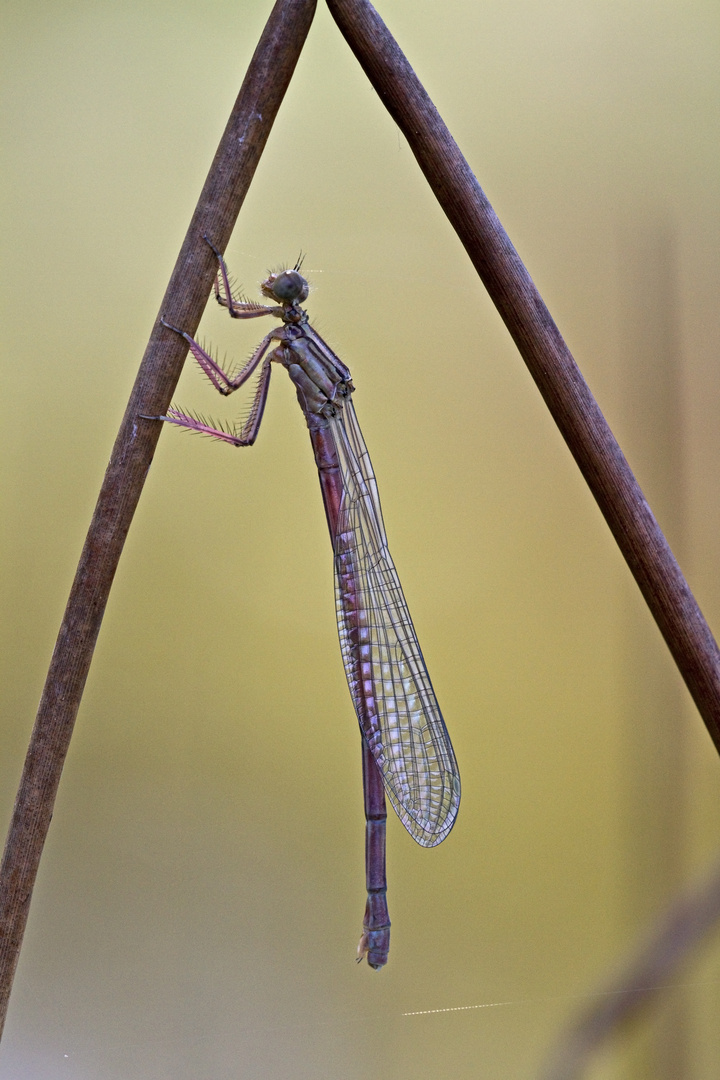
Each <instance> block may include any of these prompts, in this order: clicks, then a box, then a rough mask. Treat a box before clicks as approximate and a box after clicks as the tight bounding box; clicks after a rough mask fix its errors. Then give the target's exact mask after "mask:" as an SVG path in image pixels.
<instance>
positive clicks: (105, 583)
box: [0, 0, 316, 1033]
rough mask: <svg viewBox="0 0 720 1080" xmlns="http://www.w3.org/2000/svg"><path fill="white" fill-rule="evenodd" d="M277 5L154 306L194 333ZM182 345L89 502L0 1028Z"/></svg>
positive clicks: (52, 686)
mask: <svg viewBox="0 0 720 1080" xmlns="http://www.w3.org/2000/svg"><path fill="white" fill-rule="evenodd" d="M315 5H316V0H277V3H276V4H275V6H274V8H273V10H272V13H271V15H270V18H269V19H268V22H267V25H266V27H265V29H264V31H263V34H262V37H261V38H260V41H259V43H258V46H257V49H256V50H255V54H254V56H253V58H252V60H251V62H250V66H249V68H248V71H247V75H246V76H245V80H244V82H243V84H242V87H241V89H240V94H239V95H238V99H237V101H236V102H235V106H234V108H233V111H232V113H231V115H230V119H229V121H228V125H227V127H226V129H225V132H224V134H223V137H222V139H221V140H220V145H219V146H218V150H217V153H216V154H215V159H214V161H213V163H212V166H211V168H210V172H209V173H208V177H207V180H206V181H205V186H204V187H203V190H202V194H201V195H200V199H199V201H198V204H197V207H196V210H195V213H194V214H193V218H192V221H191V222H190V227H189V229H188V231H187V235H186V236H185V240H184V242H183V245H182V248H181V249H180V254H179V256H178V259H177V262H176V264H175V268H174V270H173V273H172V277H171V278H170V284H169V285H168V287H167V291H166V293H165V296H164V298H163V302H162V305H161V307H160V314H162V315H164V316H165V318H166V319H167V320H168V322H171V323H173V324H174V325H176V326H182V327H183V329H185V330H187V331H188V333H189V334H194V332H195V330H196V328H197V325H198V323H199V322H200V318H201V316H202V313H203V310H204V308H205V305H206V303H207V299H208V295H209V293H210V289H211V288H212V284H213V280H214V278H215V273H216V270H217V259H216V257H215V255H214V253H213V252H212V250H211V249H210V247H209V246H208V245H207V243H206V242H205V241H204V239H203V237H204V236H208V237H209V238H210V239H211V240H212V241H213V243H214V244H215V246H216V247H217V248H219V249H220V251H224V250H225V247H226V245H227V242H228V239H229V237H230V233H231V232H232V229H233V226H234V224H235V221H236V219H237V216H238V214H239V212H240V207H241V206H242V203H243V200H244V198H245V195H246V193H247V190H248V187H249V186H250V181H251V180H252V177H253V175H254V172H255V169H256V167H257V164H258V161H259V160H260V155H261V154H262V152H263V149H264V147H265V143H266V142H267V139H268V136H269V134H270V129H271V128H272V125H273V121H274V119H275V116H276V114H277V111H278V109H279V107H280V103H281V101H282V99H283V97H284V95H285V91H286V90H287V87H288V84H289V82H290V78H291V76H292V73H293V71H294V70H295V65H296V63H297V61H298V57H299V55H300V51H301V49H302V47H303V44H304V42H305V38H306V37H307V33H308V30H309V29H310V24H311V22H312V19H313V15H314V14H315ZM186 353H187V344H186V343H185V341H184V340H183V339H182V338H181V337H179V335H178V334H176V333H173V332H172V331H170V330H166V329H165V328H164V327H163V326H162V325H161V324H160V322H159V319H158V320H157V321H156V323H155V326H154V327H153V331H152V334H151V336H150V341H149V343H148V346H147V349H146V350H145V355H144V357H143V359H142V363H141V365H140V370H139V371H138V376H137V379H136V381H135V386H134V387H133V390H132V394H131V395H130V401H129V404H128V407H127V411H126V413H125V417H124V419H123V422H122V424H121V426H120V431H119V433H118V436H117V439H116V441H115V446H114V447H113V452H112V456H111V458H110V463H109V465H108V468H107V472H106V474H105V479H104V481H103V485H102V488H101V490H100V495H99V498H98V501H97V506H96V507H95V513H94V515H93V519H92V522H91V524H90V529H89V532H88V535H87V539H86V541H85V546H84V548H83V551H82V555H81V557H80V564H79V566H78V569H77V573H76V575H75V581H74V582H73V586H72V590H71V592H70V597H69V599H68V604H67V608H66V610H65V616H64V618H63V622H62V626H61V627H60V633H59V635H58V639H57V643H56V645H55V651H54V653H53V657H52V661H51V663H50V670H49V672H48V676H47V681H46V683H45V689H44V691H43V696H42V699H41V701H40V707H39V709H38V714H37V718H36V720H35V727H34V729H33V733H32V736H31V739H30V746H29V748H28V752H27V757H26V759H25V766H24V769H23V774H22V778H21V781H20V787H19V790H18V794H17V798H16V800H15V809H14V812H13V817H12V822H11V825H10V830H9V833H8V838H7V843H6V846H5V855H4V858H3V863H2V868H1V869H0V1033H1V1032H2V1028H3V1026H4V1023H5V1016H6V1014H7V1006H8V1000H9V997H10V990H11V988H12V982H13V977H14V974H15V968H16V966H17V961H18V955H19V952H20V946H21V944H22V939H23V933H24V931H25V924H26V922H27V914H28V908H29V905H30V897H31V895H32V891H33V886H34V884H35V877H36V875H37V869H38V864H39V862H40V856H41V854H42V849H43V845H44V843H45V837H46V835H47V831H48V828H49V826H50V819H51V817H52V812H53V806H54V803H55V796H56V794H57V789H58V784H59V783H60V775H61V773H62V767H63V763H64V761H65V755H66V754H67V750H68V745H69V743H70V737H71V735H72V730H73V725H74V723H75V717H76V715H77V711H78V708H79V706H80V699H81V697H82V692H83V688H84V686H85V680H86V678H87V673H88V669H89V667H90V661H91V659H92V654H93V650H94V648H95V642H96V640H97V635H98V632H99V630H100V623H101V622H102V617H103V613H104V611H105V605H106V603H107V598H108V594H109V592H110V587H111V585H112V582H113V578H114V576H115V570H116V568H117V565H118V561H119V559H120V554H121V552H122V549H123V544H124V543H125V537H126V536H127V532H128V529H129V528H130V522H131V521H132V517H133V514H134V512H135V507H136V506H137V503H138V499H139V498H140V493H141V491H142V487H143V484H144V481H145V477H146V475H147V472H148V469H149V468H150V463H151V461H152V458H153V454H154V452H155V445H156V443H157V440H158V438H159V435H160V429H161V427H162V425H161V424H160V423H159V422H153V421H150V420H144V419H142V416H143V415H145V416H158V415H161V414H163V413H165V412H166V410H167V408H168V406H169V404H170V398H171V395H172V393H173V391H174V389H175V385H176V383H177V380H178V378H179V376H180V371H181V369H182V364H183V361H184V359H185V355H186Z"/></svg>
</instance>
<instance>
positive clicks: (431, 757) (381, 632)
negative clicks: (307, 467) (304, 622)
mask: <svg viewBox="0 0 720 1080" xmlns="http://www.w3.org/2000/svg"><path fill="white" fill-rule="evenodd" d="M330 427H331V431H332V435H333V439H334V442H335V448H336V450H337V455H338V461H339V463H340V468H341V470H342V472H343V479H344V495H343V501H342V506H341V509H340V517H339V523H338V531H337V535H336V536H335V538H334V547H335V597H336V610H337V622H338V632H339V635H340V648H341V650H342V656H343V662H344V664H345V673H346V675H347V680H348V685H349V687H350V693H351V695H352V698H353V702H354V704H355V710H356V712H357V715H358V720H359V721H360V727H361V728H362V730H363V733H364V735H365V738H366V739H367V742H368V745H369V746H370V749H371V750H372V753H373V756H374V758H375V760H376V762H377V764H378V766H379V768H380V771H381V773H382V776H383V781H384V783H385V790H386V792H387V794H388V797H389V799H390V802H391V803H392V805H393V809H394V810H395V813H396V814H397V815H398V817H399V818H400V820H401V821H402V823H403V825H404V826H405V828H406V829H407V831H408V832H409V833H410V835H411V836H412V838H413V839H414V840H416V841H417V842H418V844H422V846H423V847H434V846H435V845H436V844H439V843H440V842H441V840H444V839H445V837H446V836H447V834H448V833H449V832H450V829H451V828H452V827H453V824H454V823H455V818H456V816H457V812H458V806H459V804H460V774H459V772H458V767H457V762H456V761H455V754H454V753H453V748H452V744H451V742H450V737H449V735H448V733H447V729H446V727H445V722H444V721H443V718H442V713H441V712H440V707H439V706H438V703H437V699H436V697H435V693H434V691H433V688H432V683H431V682H430V676H429V675H428V672H427V668H426V667H425V661H424V660H423V656H422V652H421V651H420V646H419V644H418V640H417V637H416V635H415V628H414V627H413V624H412V619H411V618H410V612H409V611H408V607H407V604H406V602H405V597H404V596H403V591H402V587H401V585H400V581H399V579H398V576H397V571H396V570H395V566H394V564H393V561H392V558H391V556H390V552H389V551H388V546H387V537H386V536H385V527H384V525H383V519H382V511H381V509H380V499H379V497H378V491H377V485H376V482H375V476H374V474H373V471H372V465H371V463H370V458H369V456H368V452H367V447H366V446H365V442H364V440H363V437H362V433H361V431H360V428H359V426H358V422H357V417H356V415H355V409H354V408H353V404H352V400H351V399H350V398H349V397H348V398H347V399H346V401H344V402H343V409H342V413H341V414H340V415H338V416H337V417H336V418H335V419H334V420H332V421H331V422H330Z"/></svg>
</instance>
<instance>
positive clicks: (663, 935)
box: [542, 861, 720, 1080]
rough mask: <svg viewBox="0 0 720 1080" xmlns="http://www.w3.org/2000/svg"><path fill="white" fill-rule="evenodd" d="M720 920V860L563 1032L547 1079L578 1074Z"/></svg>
mask: <svg viewBox="0 0 720 1080" xmlns="http://www.w3.org/2000/svg"><path fill="white" fill-rule="evenodd" d="M718 922H720V861H718V862H716V863H715V865H714V866H713V868H712V870H711V871H710V873H709V875H708V877H707V878H706V879H705V880H704V881H702V882H701V883H699V884H698V885H696V886H694V887H693V888H692V889H689V890H688V891H687V892H686V893H684V894H683V895H681V896H680V897H679V898H678V899H676V900H675V902H674V903H673V904H672V905H671V906H670V907H669V908H668V910H667V911H666V912H665V913H664V915H662V916H661V918H660V919H658V921H657V924H656V926H655V928H654V929H653V931H652V932H651V934H650V936H649V937H648V939H647V941H646V942H645V944H644V945H643V946H641V948H640V949H638V951H637V952H636V953H635V955H633V956H632V957H631V958H630V959H629V961H628V962H627V965H626V966H625V968H624V969H623V970H622V971H621V972H620V973H619V975H618V976H617V977H616V978H615V979H614V980H612V981H611V982H610V983H608V985H607V986H606V987H605V988H604V989H603V990H602V991H600V992H599V993H598V994H597V997H598V999H599V1000H598V1001H597V1002H596V1003H594V1004H593V1005H592V1006H591V1007H590V1008H589V1009H587V1010H586V1011H585V1012H584V1013H583V1014H582V1015H581V1016H580V1017H578V1019H577V1020H576V1022H575V1023H574V1024H573V1026H572V1027H571V1028H570V1029H569V1030H568V1031H567V1032H566V1033H565V1034H564V1035H563V1037H562V1039H561V1040H560V1041H559V1042H558V1044H557V1046H556V1047H555V1049H554V1051H553V1053H552V1056H551V1058H550V1059H549V1060H548V1063H547V1065H546V1066H545V1068H544V1069H543V1072H542V1077H543V1080H577V1078H579V1077H580V1076H581V1075H582V1073H583V1072H584V1070H585V1068H586V1066H587V1065H588V1064H589V1062H590V1059H591V1058H592V1056H593V1054H594V1053H595V1051H596V1050H598V1049H599V1047H600V1046H601V1045H602V1043H603V1042H604V1041H605V1040H606V1039H607V1038H608V1037H609V1036H611V1035H613V1034H615V1033H616V1032H617V1030H618V1028H619V1027H620V1026H622V1025H624V1024H627V1023H629V1022H630V1021H631V1020H634V1019H635V1018H636V1016H637V1015H638V1014H639V1013H640V1012H641V1011H642V1010H643V1009H644V1008H646V1007H647V1006H648V1005H649V1004H650V1002H651V1001H653V1000H654V999H655V998H656V997H657V996H658V994H660V993H661V992H662V991H663V990H665V989H667V988H668V985H669V984H672V981H673V979H675V978H676V977H677V972H678V969H679V968H680V967H681V965H682V964H683V963H684V962H685V961H686V960H687V959H688V958H689V956H690V953H691V952H692V950H693V949H695V948H697V946H698V945H699V944H701V942H702V941H703V940H705V939H706V938H707V936H708V934H709V933H711V932H712V931H713V930H714V929H716V927H717V925H718Z"/></svg>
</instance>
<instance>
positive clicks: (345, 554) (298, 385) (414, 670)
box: [160, 241, 460, 968]
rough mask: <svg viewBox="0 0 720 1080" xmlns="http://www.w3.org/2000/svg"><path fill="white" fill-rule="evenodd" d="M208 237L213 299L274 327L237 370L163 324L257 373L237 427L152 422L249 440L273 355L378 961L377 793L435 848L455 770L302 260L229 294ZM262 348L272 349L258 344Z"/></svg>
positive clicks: (186, 420)
mask: <svg viewBox="0 0 720 1080" xmlns="http://www.w3.org/2000/svg"><path fill="white" fill-rule="evenodd" d="M208 243H210V241H208ZM210 246H211V247H212V249H213V251H214V252H215V254H216V256H217V259H218V265H219V270H218V276H217V279H216V282H215V296H216V298H217V300H218V302H219V303H220V304H222V305H223V307H226V308H227V309H228V311H229V313H230V315H231V316H232V318H234V319H256V318H259V317H261V316H264V315H272V316H275V318H279V319H280V320H281V321H282V326H280V327H278V328H277V329H274V330H271V331H270V333H269V334H267V335H266V336H265V337H264V338H263V339H262V341H261V342H260V344H259V345H258V347H257V348H256V349H255V352H254V353H253V354H252V356H251V357H250V359H249V360H248V361H247V363H246V364H245V365H244V366H243V367H242V369H241V370H240V371H238V372H237V374H235V375H229V374H228V373H226V372H225V371H224V370H223V369H222V368H221V367H220V365H219V364H218V363H217V361H216V360H215V359H214V358H213V356H212V355H211V354H210V353H209V352H208V351H206V350H205V349H204V348H202V347H201V346H200V345H199V344H198V343H197V342H196V341H195V340H194V339H193V338H191V337H190V335H189V334H186V333H185V332H184V331H183V330H180V329H179V328H178V327H175V326H170V324H169V323H165V326H167V327H168V329H170V330H174V331H175V332H176V333H178V334H181V335H182V336H183V337H184V338H185V340H186V341H187V343H188V345H189V347H190V351H191V352H192V354H193V356H194V357H195V359H196V360H197V362H198V364H199V365H200V367H201V368H202V370H203V371H204V372H205V374H206V375H207V377H208V378H209V379H210V382H211V383H212V384H213V386H214V387H215V389H216V390H219V391H220V393H221V394H225V395H227V394H231V393H232V392H233V391H234V390H237V389H238V388H239V387H240V386H242V385H243V384H244V383H245V382H247V380H248V379H249V378H250V376H251V375H252V374H253V372H255V371H256V370H257V369H258V367H259V368H260V374H259V378H258V382H257V387H256V390H255V394H254V397H253V400H252V405H251V408H250V413H249V415H248V418H247V420H246V421H245V422H244V423H243V424H242V426H240V427H239V428H237V427H233V428H231V427H222V426H220V425H214V424H212V423H208V422H207V421H206V420H205V419H204V418H202V417H199V416H194V415H192V414H190V413H187V412H182V411H180V409H177V408H175V407H172V408H170V409H169V410H168V413H167V416H163V417H160V419H162V420H166V421H168V422H169V423H171V424H177V425H178V426H179V427H183V428H187V429H188V430H190V431H197V432H200V433H201V434H204V435H210V436H212V437H213V438H216V439H220V440H222V441H223V442H226V443H230V444H231V445H232V446H251V445H252V444H253V443H254V442H255V438H256V437H257V433H258V429H259V427H260V422H261V420H262V416H263V411H264V409H265V402H266V400H267V394H268V387H269V385H270V372H271V370H272V368H271V365H272V363H273V362H275V363H279V364H282V366H283V367H284V368H285V369H286V370H287V372H288V374H289V376H290V378H291V379H292V381H293V383H294V385H295V390H296V392H297V398H298V401H299V403H300V408H301V409H302V411H303V415H304V416H305V419H306V421H307V426H308V429H309V431H310V440H311V442H312V446H313V450H314V452H315V461H316V463H317V467H318V472H319V474H320V486H321V488H322V495H323V501H324V504H325V514H326V516H327V522H328V526H329V528H330V540H331V542H332V547H333V555H334V560H335V599H336V612H337V623H338V632H339V635H340V649H341V652H342V658H343V663H344V665H345V674H346V676H347V681H348V686H349V687H350V694H351V697H352V700H353V703H354V705H355V711H356V713H357V718H358V721H359V723H360V731H361V733H362V752H363V791H364V797H365V818H366V836H365V870H366V879H367V892H368V898H367V905H366V908H365V917H364V919H363V933H362V937H361V939H360V944H359V946H358V960H362V958H363V957H366V958H367V962H368V964H370V966H371V967H373V968H380V967H382V966H383V964H385V963H386V962H387V957H388V949H389V947H390V919H389V916H388V908H387V896H386V893H387V882H386V877H385V822H386V818H387V812H386V809H385V795H384V792H387V795H388V797H389V799H390V802H391V803H392V806H393V809H394V810H395V812H396V814H397V815H398V817H399V818H400V820H401V821H402V823H403V825H404V826H405V828H406V829H407V831H408V832H409V833H410V835H411V836H412V838H413V840H416V841H417V843H418V844H421V845H422V846H423V847H434V846H435V845H436V844H439V843H440V842H441V841H442V840H444V839H445V837H446V836H447V834H448V833H449V832H450V830H451V828H452V827H453V824H454V822H455V818H456V816H457V812H458V807H459V804H460V775H459V773H458V768H457V763H456V761H455V754H454V752H453V748H452V745H451V743H450V738H449V736H448V733H447V729H446V728H445V723H444V721H443V718H442V714H441V712H440V708H439V706H438V703H437V699H436V697H435V693H434V691H433V688H432V683H431V682H430V677H429V675H428V673H427V668H426V667H425V662H424V660H423V656H422V652H421V651H420V646H419V644H418V640H417V636H416V634H415V629H414V627H413V624H412V620H411V618H410V613H409V611H408V608H407V604H406V602H405V597H404V596H403V591H402V588H401V586H400V581H399V579H398V576H397V572H396V570H395V566H394V564H393V561H392V558H391V557H390V552H389V550H388V545H387V537H386V535H385V527H384V525H383V518H382V512H381V510H380V499H379V497H378V491H377V485H376V482H375V475H374V473H373V469H372V465H371V463H370V457H369V455H368V452H367V448H366V446H365V442H364V440H363V437H362V433H361V431H360V428H359V426H358V422H357V417H356V415H355V409H354V407H353V402H352V397H351V395H352V393H353V391H354V387H353V384H352V379H351V375H350V372H349V370H348V369H347V367H346V366H345V364H343V362H342V361H341V360H340V359H339V358H338V357H337V356H336V355H335V353H334V352H333V351H332V349H330V347H329V346H328V345H327V344H326V342H324V341H323V339H322V338H321V337H320V335H319V334H318V333H317V331H315V330H314V329H313V328H312V326H311V325H310V323H309V321H308V316H307V313H306V312H305V311H304V310H303V308H302V307H301V306H300V305H301V304H302V303H304V301H305V300H306V299H307V297H308V293H309V287H308V283H307V281H306V280H305V278H304V277H303V276H302V274H301V273H300V267H301V261H302V260H299V261H298V263H297V264H296V266H295V267H294V268H293V269H292V270H283V271H281V272H278V273H273V274H270V275H269V277H268V278H267V279H266V280H265V281H263V283H262V285H261V286H260V288H261V292H262V294H263V296H264V297H265V298H266V299H268V300H271V301H273V306H265V305H262V304H257V303H251V302H249V301H247V300H245V299H244V298H242V297H236V296H235V295H233V292H232V289H231V286H230V281H229V279H228V273H227V268H226V266H225V261H224V259H223V258H222V256H221V254H220V252H219V251H218V250H217V249H216V248H215V246H214V245H212V244H210ZM163 322H164V320H163ZM271 345H275V348H273V349H272V351H268V350H270V346H271Z"/></svg>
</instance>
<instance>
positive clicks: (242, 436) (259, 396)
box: [157, 319, 278, 446]
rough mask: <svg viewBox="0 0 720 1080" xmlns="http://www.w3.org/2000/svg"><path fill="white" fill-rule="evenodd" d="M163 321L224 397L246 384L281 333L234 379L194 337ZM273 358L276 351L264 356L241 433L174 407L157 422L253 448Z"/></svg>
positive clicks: (270, 338)
mask: <svg viewBox="0 0 720 1080" xmlns="http://www.w3.org/2000/svg"><path fill="white" fill-rule="evenodd" d="M161 322H162V324H163V326H166V327H167V328H168V329H169V330H173V331H175V333H176V334H180V336H181V337H183V338H185V340H186V341H187V343H188V345H189V347H190V351H191V352H192V354H193V356H194V357H195V359H196V360H197V362H198V364H199V365H200V367H201V368H202V370H203V371H204V372H205V374H206V375H207V377H208V378H209V379H210V382H211V383H212V384H213V386H214V387H215V389H216V390H217V391H218V392H219V393H221V394H223V395H224V396H227V395H228V394H232V393H233V391H234V390H237V389H238V388H239V387H240V386H242V385H243V383H245V382H247V380H248V379H249V378H250V376H251V375H252V373H253V372H254V371H255V369H256V368H257V366H258V364H259V363H260V361H261V360H262V359H263V356H265V354H266V352H267V350H268V348H269V346H270V344H271V342H272V341H273V340H274V339H275V338H276V337H277V333H278V331H273V332H272V333H270V334H267V335H266V336H265V337H264V338H263V340H262V341H261V342H260V344H259V345H258V347H257V349H256V350H255V352H254V353H253V354H252V356H251V357H250V359H249V360H248V361H247V363H246V364H245V365H244V366H243V367H242V369H241V370H240V371H239V372H238V373H237V375H235V376H232V377H231V376H230V375H228V373H227V372H226V371H224V370H223V369H222V368H221V367H220V365H219V364H218V363H217V361H216V360H215V359H214V358H213V357H212V356H211V355H210V353H208V352H207V351H206V350H205V349H203V348H202V346H201V345H198V343H197V342H196V341H195V340H194V338H191V337H190V335H189V334H186V333H185V331H184V330H180V329H179V327H177V326H172V325H171V324H170V323H168V322H166V321H165V319H161ZM273 356H274V352H273V353H270V354H269V355H268V356H265V361H264V363H263V365H262V368H261V370H260V378H259V379H258V384H257V387H256V389H255V394H254V395H253V400H252V405H251V406H250V412H249V414H248V417H247V419H246V420H245V423H244V424H243V425H242V427H241V428H240V429H239V430H238V429H237V428H235V427H233V428H223V427H221V426H217V425H215V424H214V423H210V422H208V421H207V420H206V419H205V418H204V417H202V416H193V415H192V414H191V413H186V412H183V411H182V410H181V409H177V408H175V407H174V406H172V407H171V408H169V409H168V411H167V415H166V416H160V417H158V418H157V419H159V420H165V421H166V422H167V423H169V424H175V425H176V426H177V427H183V428H186V429H187V430H188V431H197V432H198V433H199V434H201V435H209V436H211V437H212V438H214V439H219V440H220V441H221V442H227V443H230V444H231V445H232V446H252V444H253V443H254V442H255V439H256V438H257V433H258V431H259V429H260V424H261V422H262V418H263V412H264V411H265V403H266V401H267V395H268V389H269V387H270V373H271V371H272V368H271V361H272V359H273Z"/></svg>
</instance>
